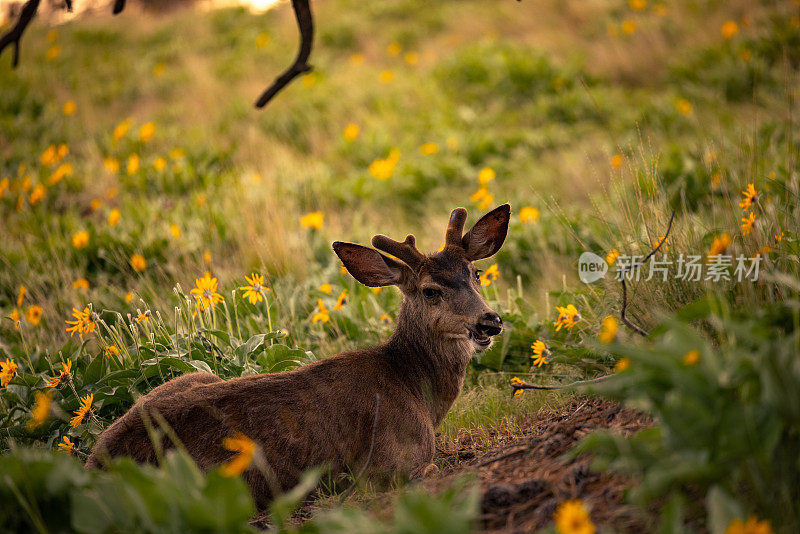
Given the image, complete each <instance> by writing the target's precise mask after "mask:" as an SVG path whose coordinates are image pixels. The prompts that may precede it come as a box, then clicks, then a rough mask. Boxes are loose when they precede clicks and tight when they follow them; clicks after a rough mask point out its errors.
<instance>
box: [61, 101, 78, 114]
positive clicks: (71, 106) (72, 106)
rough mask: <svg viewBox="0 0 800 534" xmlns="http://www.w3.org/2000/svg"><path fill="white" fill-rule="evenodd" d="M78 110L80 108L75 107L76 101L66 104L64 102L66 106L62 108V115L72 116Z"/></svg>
mask: <svg viewBox="0 0 800 534" xmlns="http://www.w3.org/2000/svg"><path fill="white" fill-rule="evenodd" d="M77 108H78V106H76V105H75V101H74V100H67V101H66V102H64V105H63V106H61V113H63V114H64V115H72V114H73V113H75V110H76V109H77Z"/></svg>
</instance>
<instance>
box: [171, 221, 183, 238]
mask: <svg viewBox="0 0 800 534" xmlns="http://www.w3.org/2000/svg"><path fill="white" fill-rule="evenodd" d="M169 233H170V234H172V237H174V238H175V239H178V238H179V237H180V236H181V228H180V226H178V225H177V224H170V225H169Z"/></svg>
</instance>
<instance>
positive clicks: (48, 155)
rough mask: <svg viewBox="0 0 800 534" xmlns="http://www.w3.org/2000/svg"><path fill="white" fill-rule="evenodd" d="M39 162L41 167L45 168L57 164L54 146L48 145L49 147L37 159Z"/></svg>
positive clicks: (56, 152) (56, 151)
mask: <svg viewBox="0 0 800 534" xmlns="http://www.w3.org/2000/svg"><path fill="white" fill-rule="evenodd" d="M39 160H40V161H41V162H42V165H46V166H47V167H50V166H51V165H55V164H56V163H58V149H57V148H56V145H50V146H49V147H47V148H45V149H44V152H42V155H41V156H40V157H39Z"/></svg>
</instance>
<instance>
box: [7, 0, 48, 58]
mask: <svg viewBox="0 0 800 534" xmlns="http://www.w3.org/2000/svg"><path fill="white" fill-rule="evenodd" d="M38 9H39V0H28V1H27V2H26V3H25V5H24V6H22V12H20V14H19V20H17V23H16V24H15V25H14V27H13V28H11V29H10V30H8V31H7V32H6V34H5V35H3V37H0V54H2V53H3V50H5V48H6V47H7V46H8V45H10V44H13V45H14V58H13V60H12V62H11V65H12V66H13V67H16V66H17V65H19V41H20V39H22V34H23V33H24V32H25V28H27V27H28V24H30V22H31V20H33V17H35V16H36V11H37V10H38Z"/></svg>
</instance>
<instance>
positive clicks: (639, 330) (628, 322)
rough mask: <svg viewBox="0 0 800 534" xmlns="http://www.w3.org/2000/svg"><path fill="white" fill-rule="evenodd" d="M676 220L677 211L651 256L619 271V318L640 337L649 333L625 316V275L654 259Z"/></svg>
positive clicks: (670, 219)
mask: <svg viewBox="0 0 800 534" xmlns="http://www.w3.org/2000/svg"><path fill="white" fill-rule="evenodd" d="M674 219H675V210H672V215H670V216H669V224H668V225H667V231H666V232H665V233H664V237H662V238H661V241H659V242H658V245H656V248H654V249H653V250H652V251H651V252H650V254H648V255H647V256H645V257H644V258H643V259H642V261H640V262H637V263H633V262H631V264H630V265H628V266H627V267H625V268H623V269H620V271H619V274H620V283H621V284H622V309H621V310H620V312H619V317H620V319H621V320H622V323H623V324H624V325H625V326H627V327H628V328H630V329H631V330H633V331H634V332H636V333H637V334H639V335H640V336H644V337H647V336H648V333H647V331H646V330H644V329H642V328H640V327H639V326H637V325H635V324H634V323H632V322H631V320H630V319H628V318H627V317H626V315H625V312H626V311H627V309H628V286H627V285H626V284H625V273H626V272H627V271H630V270H632V269H635V268H637V267H640V266H642V265H644V264H645V263H646V262H647V260H649V259H650V258H652V257H653V255H654V254H655V253H656V252H658V250H659V249H660V248H661V245H663V244H664V243H665V242H666V241H667V238H668V237H669V232H670V230H672V221H673V220H674Z"/></svg>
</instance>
